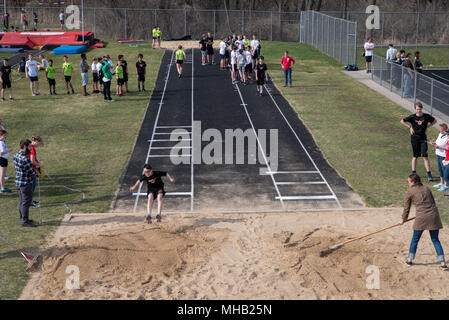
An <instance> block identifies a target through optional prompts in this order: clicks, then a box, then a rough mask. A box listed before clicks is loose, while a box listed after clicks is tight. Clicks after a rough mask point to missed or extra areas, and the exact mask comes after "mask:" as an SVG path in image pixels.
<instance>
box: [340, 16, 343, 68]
mask: <svg viewBox="0 0 449 320" xmlns="http://www.w3.org/2000/svg"><path fill="white" fill-rule="evenodd" d="M342 21H343V20H340V61H342V60H343V42H342V40H343V22H342Z"/></svg>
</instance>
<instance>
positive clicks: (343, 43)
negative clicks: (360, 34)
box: [300, 11, 357, 65]
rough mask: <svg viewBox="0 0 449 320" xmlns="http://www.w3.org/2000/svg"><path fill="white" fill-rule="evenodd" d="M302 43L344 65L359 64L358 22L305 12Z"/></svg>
mask: <svg viewBox="0 0 449 320" xmlns="http://www.w3.org/2000/svg"><path fill="white" fill-rule="evenodd" d="M300 42H301V43H308V44H310V45H312V46H314V47H316V48H317V49H319V50H320V51H321V52H323V53H325V54H327V55H328V56H331V57H333V58H335V59H336V60H338V61H340V62H341V63H343V64H346V65H349V64H352V65H355V64H356V62H357V22H352V21H348V20H343V19H340V18H335V17H331V16H328V15H325V14H322V13H319V12H316V11H303V12H301V34H300Z"/></svg>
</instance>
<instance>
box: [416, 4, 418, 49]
mask: <svg viewBox="0 0 449 320" xmlns="http://www.w3.org/2000/svg"><path fill="white" fill-rule="evenodd" d="M418 36H419V12H418V14H417V18H416V49H418Z"/></svg>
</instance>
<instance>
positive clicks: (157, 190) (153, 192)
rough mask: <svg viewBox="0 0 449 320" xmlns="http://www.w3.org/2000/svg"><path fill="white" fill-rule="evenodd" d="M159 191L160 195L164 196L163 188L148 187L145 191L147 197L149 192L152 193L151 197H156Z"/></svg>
mask: <svg viewBox="0 0 449 320" xmlns="http://www.w3.org/2000/svg"><path fill="white" fill-rule="evenodd" d="M159 193H162V196H165V190H164V189H149V190H148V191H147V197H148V196H149V195H150V194H153V199H156V198H157V195H158V194H159Z"/></svg>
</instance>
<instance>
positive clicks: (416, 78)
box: [412, 71, 418, 104]
mask: <svg viewBox="0 0 449 320" xmlns="http://www.w3.org/2000/svg"><path fill="white" fill-rule="evenodd" d="M412 74H413V75H414V76H415V84H414V90H413V91H414V92H413V103H414V104H416V86H417V84H418V72H416V71H413V72H412Z"/></svg>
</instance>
